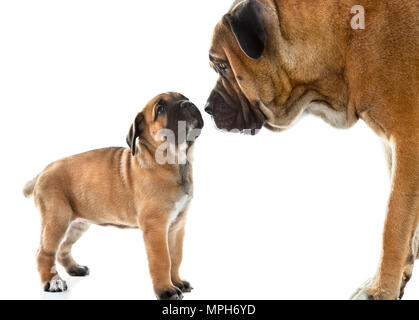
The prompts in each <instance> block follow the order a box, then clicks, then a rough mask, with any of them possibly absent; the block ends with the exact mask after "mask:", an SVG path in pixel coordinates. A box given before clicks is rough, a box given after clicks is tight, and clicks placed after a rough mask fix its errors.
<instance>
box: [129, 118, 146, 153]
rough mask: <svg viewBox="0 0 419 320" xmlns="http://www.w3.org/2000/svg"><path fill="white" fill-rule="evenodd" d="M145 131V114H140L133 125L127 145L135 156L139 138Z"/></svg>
mask: <svg viewBox="0 0 419 320" xmlns="http://www.w3.org/2000/svg"><path fill="white" fill-rule="evenodd" d="M143 129H144V114H143V113H142V112H140V113H139V114H138V115H137V116H136V117H135V120H134V123H133V124H132V125H131V128H130V129H129V132H128V135H127V144H128V146H129V147H130V149H131V153H132V155H133V156H135V151H136V144H135V142H136V141H137V138H138V137H139V136H140V135H141V133H142V131H143Z"/></svg>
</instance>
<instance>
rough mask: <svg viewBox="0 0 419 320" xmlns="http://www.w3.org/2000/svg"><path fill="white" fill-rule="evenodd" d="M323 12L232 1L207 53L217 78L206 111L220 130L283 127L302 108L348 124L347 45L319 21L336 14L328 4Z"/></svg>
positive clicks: (264, 0)
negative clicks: (342, 43)
mask: <svg viewBox="0 0 419 320" xmlns="http://www.w3.org/2000/svg"><path fill="white" fill-rule="evenodd" d="M312 6H314V5H312ZM319 7H321V5H319ZM328 10H329V11H330V13H329V12H327V11H323V10H321V11H319V12H315V11H313V8H310V6H308V5H307V2H306V1H303V2H299V1H275V0H240V1H236V2H235V3H234V4H233V6H232V8H231V9H230V11H229V12H228V13H227V14H226V15H224V17H223V18H222V19H221V21H220V22H219V23H218V24H217V26H216V28H215V31H214V35H213V40H212V44H211V48H210V53H209V58H210V64H211V66H212V68H213V69H214V70H215V71H216V72H217V73H218V74H219V79H218V81H217V83H216V85H215V88H214V90H213V91H212V92H211V94H210V97H209V99H208V102H207V105H206V108H205V110H206V112H207V113H209V114H210V115H212V116H213V118H214V121H215V123H216V125H217V127H218V128H220V129H226V130H229V131H232V130H233V131H234V130H235V131H240V132H244V133H251V134H254V133H255V132H257V130H258V129H260V128H261V127H262V126H265V127H267V128H269V129H272V130H281V129H284V128H287V127H288V126H290V125H291V124H292V123H293V122H294V120H295V119H297V118H298V117H299V116H300V115H301V114H303V113H304V112H305V111H311V112H312V113H315V114H317V115H320V116H321V117H323V118H324V119H325V120H326V121H328V122H330V123H331V124H332V125H334V126H337V127H346V126H349V125H351V124H352V123H353V121H354V120H355V119H356V116H354V115H350V117H348V114H346V112H345V103H346V100H347V96H346V93H347V92H346V89H347V87H346V84H345V82H344V76H343V70H344V68H343V65H344V64H343V54H342V52H343V51H342V50H343V49H344V48H343V47H340V46H341V42H340V41H338V40H337V38H336V37H335V35H332V33H331V32H330V31H329V30H327V29H324V22H322V21H323V20H326V18H327V17H326V16H328V15H332V14H334V12H333V11H334V8H333V5H330V4H329V8H328ZM341 11H343V12H345V11H344V10H343V9H342V10H341ZM347 12H348V13H349V12H350V10H349V9H348V11H347ZM330 18H331V19H333V17H332V16H330ZM336 19H338V18H336ZM348 19H349V16H348V17H346V18H342V21H343V22H342V23H344V22H345V21H347V20H348ZM348 25H349V22H348ZM331 90H332V91H331ZM336 92H338V94H336ZM328 111H330V112H328Z"/></svg>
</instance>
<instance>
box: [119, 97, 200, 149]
mask: <svg viewBox="0 0 419 320" xmlns="http://www.w3.org/2000/svg"><path fill="white" fill-rule="evenodd" d="M203 126H204V121H203V119H202V116H201V112H200V111H199V109H198V108H197V107H196V106H195V105H194V104H193V103H192V102H190V101H189V99H188V98H186V97H185V96H183V95H182V94H180V93H175V92H169V93H163V94H160V95H158V96H156V97H154V98H153V99H152V100H151V101H150V102H148V103H147V105H146V106H145V107H144V109H143V111H141V112H140V113H138V114H137V116H136V117H135V120H134V123H133V124H132V125H131V128H130V130H129V132H128V136H127V144H128V146H129V147H130V149H131V153H132V155H135V153H136V141H137V138H138V139H140V141H142V142H146V143H148V144H149V145H152V146H153V147H155V148H157V147H158V146H159V145H161V144H162V143H167V142H169V143H173V144H175V145H176V146H177V145H180V144H183V143H184V142H188V143H191V142H193V141H194V140H195V139H196V138H197V137H198V136H199V134H200V130H201V129H202V128H203Z"/></svg>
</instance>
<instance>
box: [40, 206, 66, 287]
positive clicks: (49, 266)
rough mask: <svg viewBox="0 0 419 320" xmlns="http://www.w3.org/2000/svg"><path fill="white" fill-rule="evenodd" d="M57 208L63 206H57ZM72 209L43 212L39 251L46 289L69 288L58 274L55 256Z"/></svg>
mask: <svg viewBox="0 0 419 320" xmlns="http://www.w3.org/2000/svg"><path fill="white" fill-rule="evenodd" d="M55 208H62V206H56V207H55ZM69 210H71V209H69V208H64V210H61V209H60V210H59V212H60V214H59V215H58V214H54V213H50V212H42V232H41V245H40V247H39V250H38V253H37V264H38V271H39V274H40V277H41V282H42V285H43V287H44V291H48V292H61V291H66V290H67V284H66V283H65V281H64V280H63V279H61V277H60V276H59V275H58V272H57V269H56V266H55V258H56V252H57V250H58V247H59V245H60V243H61V241H62V239H63V238H64V235H65V233H66V231H67V229H68V226H69V224H70V217H71V215H69V214H70V213H72V212H71V211H69Z"/></svg>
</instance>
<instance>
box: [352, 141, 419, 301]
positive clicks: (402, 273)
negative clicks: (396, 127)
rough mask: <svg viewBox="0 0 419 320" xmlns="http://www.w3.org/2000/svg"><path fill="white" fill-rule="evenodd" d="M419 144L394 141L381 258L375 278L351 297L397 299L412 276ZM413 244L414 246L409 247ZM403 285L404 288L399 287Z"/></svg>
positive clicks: (418, 196) (418, 202)
mask: <svg viewBox="0 0 419 320" xmlns="http://www.w3.org/2000/svg"><path fill="white" fill-rule="evenodd" d="M418 189H419V144H418V142H416V141H409V138H406V137H405V139H399V140H395V144H394V148H393V166H392V189H391V195H390V200H389V204H388V211H387V217H386V221H385V226H384V234H383V248H382V254H381V261H380V265H379V268H378V270H377V273H376V275H375V277H374V278H373V279H372V280H371V281H370V282H369V283H367V284H366V285H365V286H364V287H363V288H360V289H359V290H358V291H357V292H356V293H355V294H354V296H353V297H352V298H353V299H370V300H380V299H381V300H383V299H398V298H399V297H400V294H401V290H404V285H405V284H406V283H407V281H406V280H408V279H405V277H406V271H408V275H407V276H408V277H409V278H410V276H411V269H412V265H413V261H414V253H413V256H412V250H416V251H417V246H416V238H415V234H416V231H417V226H418V217H419V190H418ZM412 246H413V248H412ZM402 287H403V288H402Z"/></svg>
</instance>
